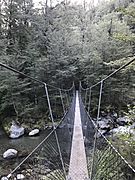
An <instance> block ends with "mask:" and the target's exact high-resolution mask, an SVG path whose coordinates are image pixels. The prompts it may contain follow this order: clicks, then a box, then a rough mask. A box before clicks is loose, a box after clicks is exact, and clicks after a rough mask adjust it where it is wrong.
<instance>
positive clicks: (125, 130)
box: [110, 126, 130, 135]
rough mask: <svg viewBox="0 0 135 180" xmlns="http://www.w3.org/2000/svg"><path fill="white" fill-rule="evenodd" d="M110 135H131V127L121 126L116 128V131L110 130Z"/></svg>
mask: <svg viewBox="0 0 135 180" xmlns="http://www.w3.org/2000/svg"><path fill="white" fill-rule="evenodd" d="M110 133H112V134H114V135H118V134H130V127H126V126H125V127H124V126H119V127H118V128H114V129H112V130H110Z"/></svg>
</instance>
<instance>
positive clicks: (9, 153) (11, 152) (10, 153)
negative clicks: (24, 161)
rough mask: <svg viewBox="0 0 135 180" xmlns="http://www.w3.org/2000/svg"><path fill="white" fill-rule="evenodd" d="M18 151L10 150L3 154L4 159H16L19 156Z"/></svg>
mask: <svg viewBox="0 0 135 180" xmlns="http://www.w3.org/2000/svg"><path fill="white" fill-rule="evenodd" d="M17 153H18V152H17V150H15V149H8V150H7V151H5V152H4V153H3V158H4V159H10V158H13V157H16V156H17Z"/></svg>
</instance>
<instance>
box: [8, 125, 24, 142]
mask: <svg viewBox="0 0 135 180" xmlns="http://www.w3.org/2000/svg"><path fill="white" fill-rule="evenodd" d="M23 134H24V128H23V127H20V126H18V125H17V124H16V123H15V122H12V125H11V128H10V138H13V139H15V138H19V137H20V136H22V135H23Z"/></svg>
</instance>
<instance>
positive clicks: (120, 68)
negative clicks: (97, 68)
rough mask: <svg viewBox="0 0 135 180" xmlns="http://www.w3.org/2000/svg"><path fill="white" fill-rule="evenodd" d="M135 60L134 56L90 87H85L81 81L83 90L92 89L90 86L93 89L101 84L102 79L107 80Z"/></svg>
mask: <svg viewBox="0 0 135 180" xmlns="http://www.w3.org/2000/svg"><path fill="white" fill-rule="evenodd" d="M134 61H135V58H133V59H132V60H131V61H129V62H127V63H126V64H124V65H122V66H121V67H119V68H118V69H116V70H115V71H113V72H112V73H111V74H109V75H108V76H106V77H105V78H103V79H101V80H100V81H99V82H97V83H96V84H94V85H92V86H90V87H88V88H86V89H85V88H83V87H82V85H81V83H80V85H81V89H82V90H88V89H90V88H91V89H92V88H93V87H95V86H97V85H99V84H100V83H101V81H105V80H107V79H108V78H110V77H111V76H113V75H114V74H116V73H117V72H119V71H120V70H122V69H124V68H125V67H126V66H128V65H130V64H131V63H133V62H134Z"/></svg>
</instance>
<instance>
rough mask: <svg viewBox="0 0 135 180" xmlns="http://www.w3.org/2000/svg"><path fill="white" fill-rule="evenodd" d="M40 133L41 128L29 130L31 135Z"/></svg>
mask: <svg viewBox="0 0 135 180" xmlns="http://www.w3.org/2000/svg"><path fill="white" fill-rule="evenodd" d="M37 134H39V129H33V130H32V131H31V132H29V136H35V135H37Z"/></svg>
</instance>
